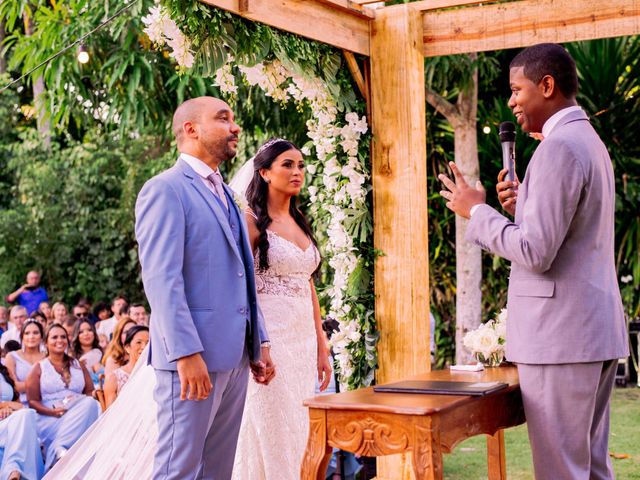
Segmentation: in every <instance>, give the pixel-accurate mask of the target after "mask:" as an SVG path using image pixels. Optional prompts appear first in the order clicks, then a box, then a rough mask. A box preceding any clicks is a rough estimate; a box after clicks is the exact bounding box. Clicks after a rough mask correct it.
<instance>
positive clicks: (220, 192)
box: [207, 170, 229, 210]
mask: <svg viewBox="0 0 640 480" xmlns="http://www.w3.org/2000/svg"><path fill="white" fill-rule="evenodd" d="M207 179H208V180H209V181H210V182H211V183H212V184H213V188H214V190H215V191H216V194H217V196H218V198H219V199H220V201H221V202H222V204H223V205H224V206H225V208H226V209H227V210H229V204H228V203H227V196H226V195H225V194H224V188H222V175H220V172H219V171H217V170H216V171H215V172H213V173H212V174H211V175H209V176H208V177H207Z"/></svg>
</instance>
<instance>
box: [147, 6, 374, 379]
mask: <svg viewBox="0 0 640 480" xmlns="http://www.w3.org/2000/svg"><path fill="white" fill-rule="evenodd" d="M142 21H143V22H144V24H145V25H146V26H147V27H146V28H145V30H144V31H145V33H147V35H148V36H149V38H150V40H151V41H152V42H153V43H155V44H156V45H159V46H161V45H164V44H165V43H166V44H168V45H169V46H170V47H171V48H172V49H173V51H172V52H171V53H170V56H171V57H173V58H174V59H175V60H176V62H177V63H178V64H179V65H180V67H181V68H183V69H188V68H191V67H192V66H193V63H194V58H193V53H192V52H191V43H190V41H189V39H188V38H186V37H185V35H184V34H182V32H180V29H179V28H178V27H177V25H176V23H175V22H174V21H173V20H172V19H171V18H170V17H169V13H168V11H167V10H166V8H164V7H163V6H160V5H156V6H154V7H152V8H151V9H150V10H149V15H148V16H146V17H144V18H143V19H142ZM234 68H237V71H238V72H240V73H241V74H242V76H243V79H244V81H246V82H247V83H248V84H249V85H251V86H258V87H259V88H260V89H261V90H262V91H263V92H264V93H265V95H266V96H268V97H271V98H273V99H274V100H276V101H279V102H281V103H284V102H287V101H290V100H293V101H294V102H296V103H297V104H298V105H300V106H301V105H303V104H306V105H308V106H309V107H310V109H311V112H312V115H311V118H310V119H309V120H308V121H307V125H306V126H307V134H308V136H309V138H310V139H311V144H312V145H313V147H314V149H315V157H316V158H315V162H314V161H313V160H314V159H313V158H308V163H307V172H308V173H309V174H311V175H322V183H323V186H324V188H323V189H322V190H321V191H319V190H318V188H317V187H314V186H310V187H309V197H310V201H311V207H310V211H311V213H312V214H318V213H321V212H323V211H324V212H325V213H326V214H327V218H328V219H329V225H328V228H327V232H326V234H327V244H326V245H325V251H324V252H323V253H324V254H325V256H326V258H327V259H328V263H329V266H330V267H331V268H332V269H333V271H334V277H333V283H332V285H331V287H330V288H328V289H327V291H326V294H327V295H328V296H329V299H330V309H329V312H328V316H329V317H331V318H334V319H336V320H337V321H338V324H339V331H338V332H336V333H335V334H334V336H333V338H332V342H331V343H332V347H333V350H334V358H335V361H336V364H337V369H338V373H339V378H340V384H341V387H342V388H343V389H347V387H348V379H349V377H350V376H351V375H352V374H353V372H354V364H353V352H354V351H355V349H357V348H358V347H357V345H356V344H357V342H358V341H359V340H360V339H361V337H362V335H366V334H367V333H369V332H363V331H361V326H360V324H359V322H358V318H357V316H356V315H355V312H352V308H351V305H350V303H349V301H348V300H347V287H348V283H349V278H350V276H351V273H352V272H353V271H354V270H355V268H356V267H357V265H358V263H359V262H360V261H361V257H360V255H359V252H358V251H357V249H356V248H355V247H354V239H353V238H352V237H351V235H350V234H349V233H348V231H347V229H346V226H345V221H346V220H347V218H348V214H347V212H348V211H349V210H352V211H353V210H357V209H361V208H363V206H364V205H365V202H366V196H367V190H368V187H367V179H368V174H367V172H366V170H365V168H364V166H363V164H362V163H361V162H360V159H359V158H358V146H359V140H360V137H361V136H362V135H363V134H365V133H366V132H367V130H368V125H367V119H366V117H364V116H362V117H360V116H359V115H358V113H357V112H348V113H346V115H345V116H344V120H345V121H346V124H344V123H343V122H341V120H340V118H339V116H338V107H337V105H336V102H335V100H334V99H333V97H332V95H331V93H330V92H329V89H328V88H327V86H326V85H325V84H324V83H323V82H322V80H321V79H319V78H308V77H305V76H302V75H300V74H298V73H296V72H292V71H290V70H289V69H288V68H287V67H285V66H284V65H283V64H282V63H281V62H280V61H278V60H274V61H270V62H263V63H258V64H256V65H253V66H246V65H239V64H237V63H236V61H235V59H234V58H233V57H231V56H229V57H228V59H227V62H226V64H225V65H224V66H222V67H221V68H220V69H219V70H218V71H217V72H216V74H215V77H214V83H215V85H216V86H218V87H219V88H220V90H221V91H222V92H223V93H225V94H228V95H234V94H236V93H237V86H236V84H235V75H234V73H233V69H234ZM337 147H340V149H341V150H342V152H340V151H339V150H338V149H337ZM302 153H303V154H304V155H306V156H309V155H310V154H311V151H310V149H309V148H308V146H305V147H303V148H302Z"/></svg>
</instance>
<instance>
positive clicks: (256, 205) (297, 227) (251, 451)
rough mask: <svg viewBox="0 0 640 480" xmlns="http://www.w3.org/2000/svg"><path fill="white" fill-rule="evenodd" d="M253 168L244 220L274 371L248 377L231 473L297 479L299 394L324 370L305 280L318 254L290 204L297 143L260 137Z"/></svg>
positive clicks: (257, 479) (311, 293)
mask: <svg viewBox="0 0 640 480" xmlns="http://www.w3.org/2000/svg"><path fill="white" fill-rule="evenodd" d="M252 170H253V178H252V180H251V183H250V184H249V187H248V189H247V192H246V197H247V200H248V202H249V208H248V209H247V225H248V227H249V237H250V240H251V242H252V246H253V248H254V252H255V265H256V289H257V292H258V304H259V305H260V308H261V310H262V313H263V315H264V319H265V326H266V328H267V332H268V334H269V339H270V341H271V345H272V347H271V349H272V350H271V358H272V360H273V362H274V364H275V365H276V371H277V375H276V376H275V378H274V379H273V381H271V382H270V383H269V385H268V386H265V385H260V384H258V383H255V382H250V384H249V389H248V391H247V401H246V404H245V410H244V416H243V419H242V426H241V428H240V437H239V440H238V448H237V450H236V461H235V465H234V470H233V478H234V479H236V480H247V479H251V480H262V479H264V480H276V479H277V480H287V479H291V480H293V479H298V478H300V465H301V462H302V457H303V455H304V450H305V446H306V444H307V432H308V423H309V420H308V413H307V409H306V408H305V407H304V406H303V405H302V401H303V400H304V399H305V398H309V397H311V396H313V395H314V392H315V381H316V378H317V379H318V381H319V382H320V383H321V389H323V390H324V389H325V388H326V386H327V385H328V383H329V380H330V375H331V366H330V365H329V361H328V347H327V344H326V340H325V338H326V337H325V335H324V332H323V331H322V325H321V319H320V307H319V305H318V299H317V296H316V292H315V288H314V285H313V279H312V275H313V273H314V272H315V271H316V269H317V268H318V265H319V263H320V254H319V252H318V249H317V247H316V244H315V240H314V238H313V235H312V233H311V228H310V227H309V224H308V223H307V221H306V220H305V218H304V217H303V215H302V214H301V213H300V211H299V210H298V209H297V207H296V204H295V196H296V195H297V194H299V193H300V190H301V188H302V186H303V184H304V160H303V158H302V154H301V153H300V151H299V150H298V149H297V147H295V145H293V144H292V143H290V142H288V141H286V140H282V139H275V140H271V141H269V142H267V143H266V144H265V145H264V146H263V147H262V148H260V150H259V151H258V153H257V154H256V156H255V158H254V162H253V169H252ZM232 186H233V185H232Z"/></svg>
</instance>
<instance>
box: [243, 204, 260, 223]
mask: <svg viewBox="0 0 640 480" xmlns="http://www.w3.org/2000/svg"><path fill="white" fill-rule="evenodd" d="M244 213H246V214H247V215H249V216H251V217H253V219H254V220H258V216H257V215H256V214H255V213H253V210H251V208H249V207H247V208H245V209H244Z"/></svg>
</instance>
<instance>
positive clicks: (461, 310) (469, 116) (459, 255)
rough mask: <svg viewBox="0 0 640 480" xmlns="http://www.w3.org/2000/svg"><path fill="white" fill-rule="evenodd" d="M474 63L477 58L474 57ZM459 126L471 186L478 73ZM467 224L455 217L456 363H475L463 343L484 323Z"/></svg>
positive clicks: (460, 153)
mask: <svg viewBox="0 0 640 480" xmlns="http://www.w3.org/2000/svg"><path fill="white" fill-rule="evenodd" d="M471 55H472V56H473V57H475V58H473V60H476V59H477V54H471ZM457 107H458V108H457V109H458V111H459V112H460V116H459V117H458V120H459V122H457V124H454V125H453V126H454V145H455V162H456V165H458V168H459V169H460V171H461V173H462V174H463V175H464V177H465V178H466V180H467V182H468V183H469V185H472V186H474V187H475V184H476V182H477V181H478V180H479V179H480V162H479V161H478V137H477V122H478V120H477V114H478V70H477V69H476V70H475V72H474V74H473V76H472V81H471V84H470V85H469V87H468V88H466V89H463V90H461V92H460V95H458V101H457ZM468 222H469V221H468V220H466V219H464V218H462V217H459V216H457V215H456V363H459V364H461V363H470V362H472V361H473V357H472V355H471V352H469V350H467V349H466V348H465V346H464V345H463V343H462V340H463V339H464V336H465V335H466V333H467V332H468V331H469V330H473V329H475V328H478V326H479V325H480V322H481V319H482V251H481V250H480V248H479V247H477V246H476V245H473V244H471V243H468V242H466V241H465V239H464V236H465V233H466V231H467V225H468Z"/></svg>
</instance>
